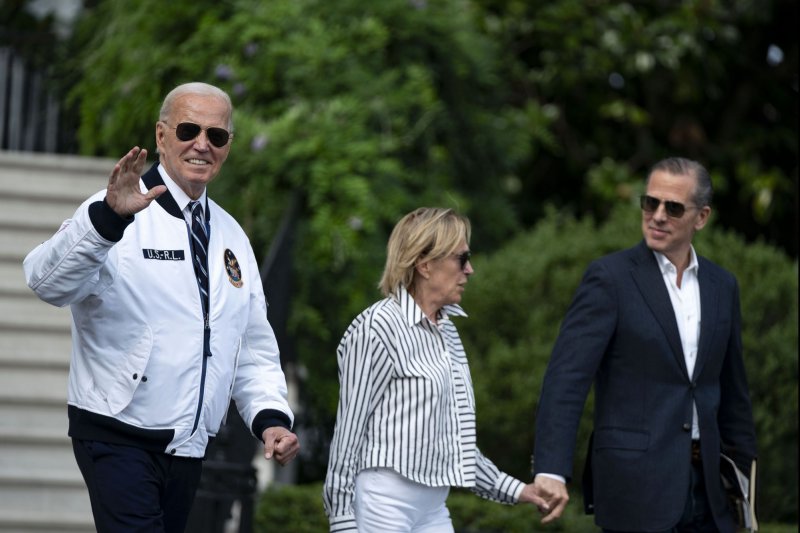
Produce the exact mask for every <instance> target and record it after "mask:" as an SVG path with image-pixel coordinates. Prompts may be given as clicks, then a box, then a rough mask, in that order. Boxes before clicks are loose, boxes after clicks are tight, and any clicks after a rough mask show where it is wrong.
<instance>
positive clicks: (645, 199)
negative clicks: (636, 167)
mask: <svg viewBox="0 0 800 533" xmlns="http://www.w3.org/2000/svg"><path fill="white" fill-rule="evenodd" d="M639 203H640V205H641V206H642V210H643V211H646V212H647V213H655V212H656V211H658V206H660V205H661V203H662V201H661V200H660V199H659V198H655V197H653V196H648V195H646V194H643V195H642V196H641V197H639ZM663 203H664V210H665V211H666V212H667V215H668V216H670V217H672V218H681V217H682V216H683V214H684V213H686V210H687V209H696V208H697V206H696V205H689V206H686V205H683V204H682V203H680V202H673V201H672V200H664V201H663Z"/></svg>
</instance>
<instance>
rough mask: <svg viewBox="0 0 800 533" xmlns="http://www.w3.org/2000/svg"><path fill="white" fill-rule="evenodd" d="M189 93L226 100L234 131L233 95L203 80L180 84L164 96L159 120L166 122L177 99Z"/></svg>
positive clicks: (230, 128)
mask: <svg viewBox="0 0 800 533" xmlns="http://www.w3.org/2000/svg"><path fill="white" fill-rule="evenodd" d="M187 94H197V95H201V96H213V97H215V98H219V99H220V100H222V101H223V102H225V104H226V105H227V106H228V131H229V132H231V133H233V103H231V97H230V96H228V93H226V92H225V91H223V90H222V89H220V88H219V87H215V86H214V85H209V84H208V83H203V82H201V81H193V82H189V83H184V84H182V85H178V86H177V87H175V88H174V89H172V90H171V91H170V92H169V93H167V96H165V97H164V103H162V104H161V111H159V113H158V120H160V121H162V122H165V121H166V120H167V118H168V117H169V116H170V113H172V106H173V105H174V104H175V100H177V99H178V98H179V97H181V96H184V95H187Z"/></svg>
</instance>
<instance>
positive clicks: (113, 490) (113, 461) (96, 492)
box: [72, 439, 203, 533]
mask: <svg viewBox="0 0 800 533" xmlns="http://www.w3.org/2000/svg"><path fill="white" fill-rule="evenodd" d="M72 449H73V451H74V452H75V459H76V460H77V461H78V467H79V468H80V470H81V474H83V479H84V480H85V481H86V486H87V488H88V489H89V499H90V500H91V503H92V514H93V515H94V521H95V527H96V528H97V531H98V533H183V531H184V528H185V527H186V521H187V519H188V517H189V511H190V509H191V507H192V501H193V500H194V494H195V491H196V490H197V486H198V484H199V483H200V473H201V471H202V468H203V462H202V459H190V458H186V457H175V456H171V455H167V454H163V453H154V452H149V451H146V450H142V449H140V448H134V447H131V446H123V445H119V444H109V443H106V442H97V441H88V440H78V439H72Z"/></svg>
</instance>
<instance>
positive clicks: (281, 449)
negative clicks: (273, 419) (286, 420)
mask: <svg viewBox="0 0 800 533" xmlns="http://www.w3.org/2000/svg"><path fill="white" fill-rule="evenodd" d="M261 440H262V441H264V458H265V459H267V460H270V459H272V458H273V457H275V459H276V460H277V461H278V463H280V464H281V465H282V466H283V465H285V464H286V463H288V462H289V461H291V460H292V459H294V458H295V457H296V456H297V452H299V451H300V442H299V441H298V440H297V435H295V434H294V433H292V432H291V431H289V430H288V429H286V428H284V427H280V426H274V427H271V428H267V429H265V430H264V433H262V434H261Z"/></svg>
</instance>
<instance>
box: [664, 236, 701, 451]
mask: <svg viewBox="0 0 800 533" xmlns="http://www.w3.org/2000/svg"><path fill="white" fill-rule="evenodd" d="M689 253H690V254H691V256H690V258H689V266H687V267H686V270H684V271H683V275H682V276H681V286H680V287H678V271H677V269H676V268H675V265H673V264H672V263H671V262H670V260H669V259H667V257H666V256H665V255H664V254H661V253H658V252H653V254H654V255H655V256H656V260H657V261H658V266H659V267H660V268H661V275H662V276H663V277H664V284H665V285H666V286H667V292H669V299H670V301H672V309H673V310H674V311H675V320H676V321H677V322H678V332H679V333H680V335H681V347H682V348H683V358H684V360H685V361H686V372H687V373H688V374H689V379H692V374H693V373H694V365H695V363H696V362H697V343H698V340H699V338H700V283H699V281H698V279H697V271H698V268H699V267H698V263H697V254H695V251H694V247H690V251H689ZM692 411H693V412H692V438H693V439H699V438H700V428H699V426H698V424H697V406H694V405H693V407H692Z"/></svg>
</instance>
